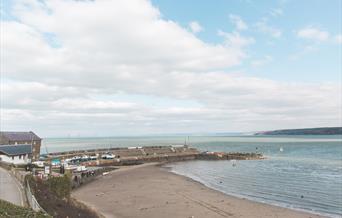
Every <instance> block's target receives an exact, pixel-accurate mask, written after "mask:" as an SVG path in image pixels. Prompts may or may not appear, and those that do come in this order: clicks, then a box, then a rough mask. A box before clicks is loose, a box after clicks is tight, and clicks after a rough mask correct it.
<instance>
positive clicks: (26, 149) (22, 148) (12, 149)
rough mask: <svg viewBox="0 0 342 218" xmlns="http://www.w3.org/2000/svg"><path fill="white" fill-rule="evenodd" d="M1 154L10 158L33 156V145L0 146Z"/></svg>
mask: <svg viewBox="0 0 342 218" xmlns="http://www.w3.org/2000/svg"><path fill="white" fill-rule="evenodd" d="M0 153H4V154H6V155H8V156H15V155H20V154H31V153H32V145H0Z"/></svg>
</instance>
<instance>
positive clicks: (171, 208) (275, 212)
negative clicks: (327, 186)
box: [72, 163, 324, 218]
mask: <svg viewBox="0 0 342 218" xmlns="http://www.w3.org/2000/svg"><path fill="white" fill-rule="evenodd" d="M72 196H73V197H74V198H76V199H77V200H78V201H81V202H82V203H84V204H86V205H88V206H89V207H90V208H92V209H95V210H96V211H97V212H98V213H100V214H102V215H104V216H105V217H115V218H116V217H118V218H120V217H142V218H145V217H146V218H147V217H151V218H153V217H160V215H161V214H162V215H163V217H196V218H197V217H213V218H214V217H303V218H304V217H307V218H309V217H311V218H318V217H324V216H323V215H319V214H313V213H309V212H307V211H301V210H297V209H289V208H284V207H280V206H275V205H271V204H266V203H261V202H256V201H252V200H249V199H246V198H239V197H236V196H232V195H228V194H225V193H223V192H220V191H218V190H215V189H212V188H210V187H207V186H205V185H204V184H202V183H201V182H199V181H196V180H194V179H192V178H190V177H186V176H184V175H180V174H177V173H174V172H172V171H170V170H169V168H168V167H165V165H164V164H161V163H150V164H142V165H137V166H126V167H120V169H118V170H115V171H112V172H110V174H108V175H106V176H101V177H100V178H98V179H96V180H95V181H93V182H91V183H89V184H86V185H84V186H82V187H80V188H78V189H76V190H75V191H73V193H72Z"/></svg>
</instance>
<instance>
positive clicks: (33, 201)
mask: <svg viewBox="0 0 342 218" xmlns="http://www.w3.org/2000/svg"><path fill="white" fill-rule="evenodd" d="M25 192H26V199H27V202H28V204H29V205H30V207H31V208H32V209H33V210H34V211H43V212H44V213H46V211H45V210H44V209H43V208H42V207H41V206H40V205H39V203H38V201H37V199H36V197H34V195H33V194H32V192H31V188H30V184H29V182H28V181H26V186H25Z"/></svg>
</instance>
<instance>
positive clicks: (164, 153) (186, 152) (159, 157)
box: [47, 145, 262, 166]
mask: <svg viewBox="0 0 342 218" xmlns="http://www.w3.org/2000/svg"><path fill="white" fill-rule="evenodd" d="M104 154H111V155H113V158H111V159H102V158H100V157H101V156H102V155H104ZM85 155H86V156H92V157H98V158H97V159H96V160H89V161H85V162H80V164H81V165H87V166H95V165H96V166H120V165H136V164H142V163H149V162H176V161H187V160H232V159H236V160H251V159H262V155H261V154H257V153H231V152H229V153H227V152H201V151H199V150H198V149H195V148H193V147H189V146H186V145H176V146H172V145H171V146H144V147H126V148H111V149H90V150H76V151H68V152H58V153H50V154H48V155H47V157H48V159H50V160H51V159H56V158H57V159H60V160H65V159H69V158H73V157H77V156H78V157H82V156H85Z"/></svg>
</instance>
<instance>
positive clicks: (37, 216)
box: [0, 199, 51, 218]
mask: <svg viewBox="0 0 342 218" xmlns="http://www.w3.org/2000/svg"><path fill="white" fill-rule="evenodd" d="M0 217H1V218H7V217H8V218H22V217H25V218H50V217H51V216H49V215H46V214H44V213H42V212H35V211H33V210H32V209H30V208H26V207H20V206H17V205H14V204H12V203H10V202H7V201H4V200H1V199H0Z"/></svg>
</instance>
